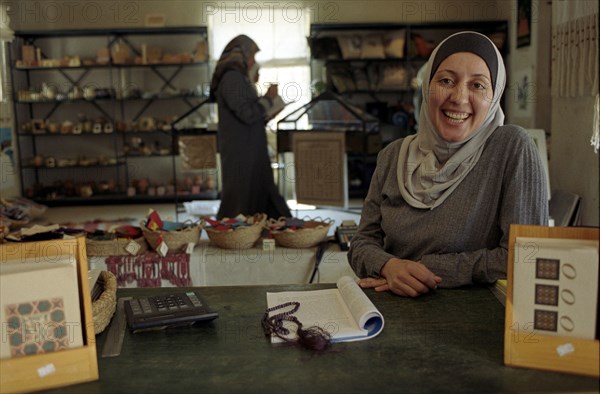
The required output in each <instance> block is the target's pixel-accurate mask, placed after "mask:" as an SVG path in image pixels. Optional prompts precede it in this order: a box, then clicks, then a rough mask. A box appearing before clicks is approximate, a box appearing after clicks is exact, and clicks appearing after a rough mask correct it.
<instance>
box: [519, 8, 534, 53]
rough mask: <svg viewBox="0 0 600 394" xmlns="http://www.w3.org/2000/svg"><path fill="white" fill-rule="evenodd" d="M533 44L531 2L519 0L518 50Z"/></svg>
mask: <svg viewBox="0 0 600 394" xmlns="http://www.w3.org/2000/svg"><path fill="white" fill-rule="evenodd" d="M530 44H531V0H517V48H523V47H527V46H529V45H530Z"/></svg>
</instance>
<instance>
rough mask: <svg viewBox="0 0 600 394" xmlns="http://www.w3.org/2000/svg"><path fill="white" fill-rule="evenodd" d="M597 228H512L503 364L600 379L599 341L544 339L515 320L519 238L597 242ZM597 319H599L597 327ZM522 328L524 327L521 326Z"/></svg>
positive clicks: (537, 332) (546, 336)
mask: <svg viewBox="0 0 600 394" xmlns="http://www.w3.org/2000/svg"><path fill="white" fill-rule="evenodd" d="M599 235H600V232H599V229H598V228H581V227H546V226H525V225H511V226H510V238H509V244H508V272H507V289H506V290H507V294H506V319H505V329H504V363H505V364H506V365H509V366H515V367H525V368H534V369H542V370H551V371H558V372H566V373H572V374H579V375H586V376H595V377H597V376H600V361H599V354H600V346H599V344H600V342H599V341H598V335H597V328H596V339H580V338H575V337H566V336H555V335H545V334H542V333H540V331H535V330H533V325H531V324H530V327H523V326H519V322H517V321H515V320H514V310H513V305H514V301H515V300H514V298H513V296H514V294H515V291H514V289H513V284H514V282H515V280H514V279H515V278H514V271H515V267H514V265H515V246H516V244H517V242H516V241H517V238H519V237H524V238H528V237H531V238H554V239H564V240H590V241H598V240H599V238H600V236H599ZM590 296H591V297H592V296H593V297H598V294H594V295H590ZM597 319H598V316H596V324H597ZM521 325H523V324H521Z"/></svg>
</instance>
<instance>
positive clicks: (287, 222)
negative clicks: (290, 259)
mask: <svg viewBox="0 0 600 394" xmlns="http://www.w3.org/2000/svg"><path fill="white" fill-rule="evenodd" d="M334 223H335V221H333V220H331V219H329V218H326V219H321V218H318V217H317V218H314V219H310V218H305V219H297V218H283V217H282V218H279V219H278V220H275V219H270V220H269V224H268V228H269V230H270V231H271V235H272V237H273V238H274V239H275V242H276V243H277V245H279V246H283V247H286V248H294V249H302V248H311V247H313V246H317V245H318V244H319V243H321V242H323V241H324V240H325V239H327V233H328V232H329V228H330V227H331V226H332V225H333V224H334Z"/></svg>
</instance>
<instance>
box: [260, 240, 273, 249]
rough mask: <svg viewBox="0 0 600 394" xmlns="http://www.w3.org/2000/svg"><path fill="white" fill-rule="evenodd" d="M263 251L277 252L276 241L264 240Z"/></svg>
mask: <svg viewBox="0 0 600 394" xmlns="http://www.w3.org/2000/svg"><path fill="white" fill-rule="evenodd" d="M262 246H263V250H275V240H274V239H272V238H267V239H263V243H262Z"/></svg>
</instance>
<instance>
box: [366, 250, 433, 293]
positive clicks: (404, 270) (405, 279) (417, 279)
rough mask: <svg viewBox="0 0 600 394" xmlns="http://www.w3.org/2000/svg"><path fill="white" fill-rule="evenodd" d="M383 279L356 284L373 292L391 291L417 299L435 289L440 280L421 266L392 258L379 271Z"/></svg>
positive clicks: (369, 279) (413, 262) (372, 279)
mask: <svg viewBox="0 0 600 394" xmlns="http://www.w3.org/2000/svg"><path fill="white" fill-rule="evenodd" d="M381 275H382V276H383V278H379V279H375V278H364V279H361V280H360V281H359V282H358V284H359V285H360V286H361V287H363V288H375V291H388V290H389V291H391V292H393V293H395V294H398V295H401V296H406V297H417V296H419V295H421V294H425V293H427V292H429V290H430V289H435V288H436V287H437V285H438V284H439V283H440V282H441V281H442V278H440V277H439V276H437V275H435V274H434V273H433V272H431V271H429V269H427V267H425V266H424V265H423V264H421V263H419V262H416V261H411V260H401V259H396V258H392V259H390V260H389V261H388V262H387V263H385V264H384V266H383V268H382V269H381Z"/></svg>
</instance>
